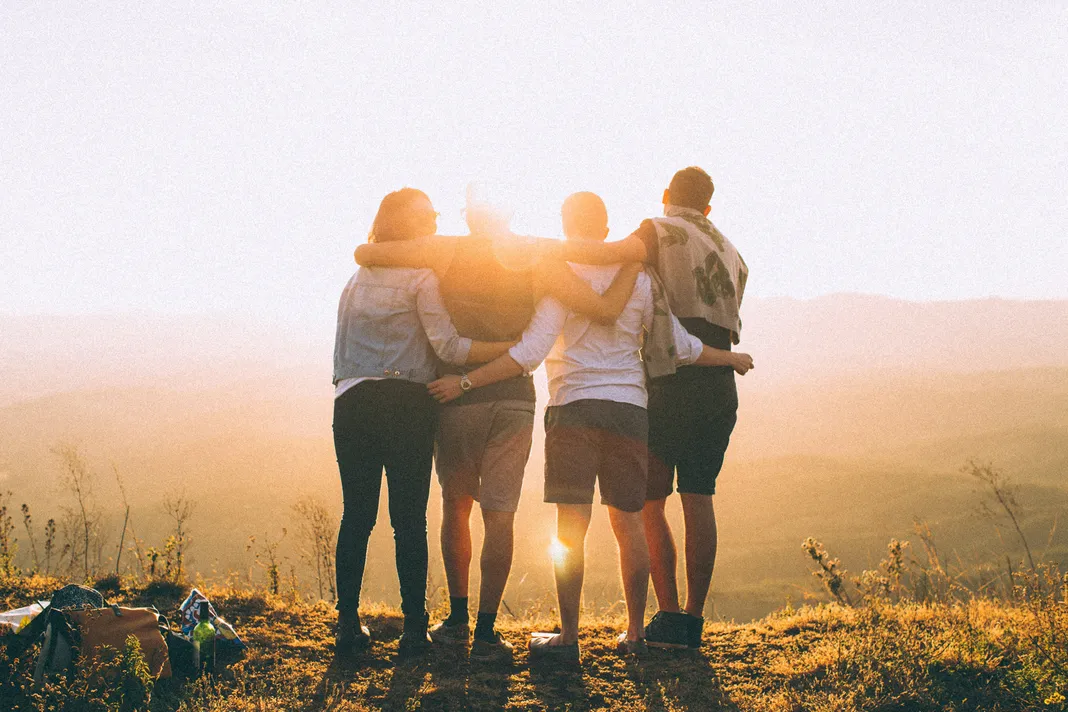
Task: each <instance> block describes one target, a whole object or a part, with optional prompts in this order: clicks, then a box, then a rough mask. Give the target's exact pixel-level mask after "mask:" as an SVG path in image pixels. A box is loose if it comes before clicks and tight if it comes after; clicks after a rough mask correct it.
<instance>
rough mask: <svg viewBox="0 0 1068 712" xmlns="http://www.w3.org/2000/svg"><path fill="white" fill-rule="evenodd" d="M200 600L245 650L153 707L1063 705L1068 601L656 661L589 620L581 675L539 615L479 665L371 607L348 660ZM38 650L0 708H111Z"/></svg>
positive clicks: (834, 622) (832, 628) (244, 604)
mask: <svg viewBox="0 0 1068 712" xmlns="http://www.w3.org/2000/svg"><path fill="white" fill-rule="evenodd" d="M54 584H55V582H54V581H52V580H49V579H42V578H34V579H28V580H23V579H20V580H14V582H12V580H9V583H8V585H7V587H6V589H4V590H0V599H3V600H4V603H6V604H7V605H9V606H13V605H17V604H22V603H25V602H26V601H27V600H29V599H30V598H32V597H33V596H35V595H41V594H46V593H47V592H48V591H49V590H50V588H51V587H52V586H54ZM208 593H209V595H210V596H211V597H212V598H213V600H214V601H215V603H216V606H217V607H218V608H219V609H220V612H221V613H222V614H223V615H225V616H226V617H227V618H229V619H230V620H231V621H232V622H233V623H234V624H235V625H236V627H237V628H238V630H239V631H240V633H241V635H242V636H243V637H244V638H245V639H246V641H247V642H248V643H249V644H250V646H251V650H250V652H249V653H248V655H247V656H246V657H245V658H244V659H243V660H241V661H239V662H237V663H235V664H233V665H231V666H230V667H229V668H228V669H226V670H225V671H224V672H222V673H220V674H219V675H218V676H217V677H216V678H215V679H214V680H212V681H211V682H210V683H208V682H205V681H196V680H194V681H182V680H168V681H163V682H161V683H159V684H158V685H157V686H156V688H155V691H154V694H153V698H152V704H151V709H152V710H168V711H171V710H183V711H190V712H191V711H193V710H208V711H218V712H221V711H223V710H238V711H242V710H248V711H252V710H255V711H261V710H339V711H340V710H361V711H362V710H499V709H506V710H747V711H748V710H782V711H793V710H828V711H829V710H932V711H934V710H984V711H992V710H1032V709H1036V710H1037V709H1065V707H1064V706H1063V704H1062V702H1061V700H1062V699H1063V698H1062V697H1061V695H1064V694H1068V674H1066V671H1068V651H1066V650H1065V647H1064V645H1063V641H1064V640H1065V638H1064V637H1063V636H1064V634H1065V632H1068V611H1066V610H1065V609H1064V606H1063V604H1055V607H1054V608H1053V609H1052V611H1051V612H1050V614H1049V615H1046V616H1045V617H1040V616H1038V615H1037V614H1036V612H1035V609H1034V607H1033V606H1023V605H1020V606H1010V605H1004V604H997V603H992V602H983V601H973V602H970V603H960V604H954V605H927V606H921V605H915V604H912V605H904V604H900V605H894V606H891V605H888V604H887V605H873V606H870V607H866V608H858V609H849V608H842V607H839V606H822V607H815V608H804V609H800V610H787V611H783V612H781V613H779V614H776V615H774V616H771V617H768V618H766V619H763V620H761V621H757V622H754V623H751V624H745V625H734V624H721V623H713V624H709V625H708V626H707V627H706V629H705V647H704V649H703V651H701V652H700V653H684V654H678V653H668V652H652V653H651V654H650V655H649V656H648V657H646V658H644V659H642V660H640V661H636V660H634V659H624V658H620V657H619V656H617V655H616V654H615V652H614V650H613V638H614V635H615V634H616V632H618V631H619V630H620V629H621V626H622V620H621V619H620V620H617V619H610V618H601V619H593V620H589V621H588V626H587V628H586V630H585V634H584V637H583V639H582V641H581V642H582V646H583V655H582V664H581V667H580V668H578V669H575V670H568V669H562V668H552V667H549V668H534V667H531V666H530V665H529V664H528V660H527V655H526V651H525V641H526V638H527V636H528V635H529V633H530V632H531V631H532V630H538V629H542V630H544V629H546V628H547V627H550V626H551V624H552V621H551V620H550V619H549V618H547V617H545V616H544V615H542V616H538V617H535V618H531V619H527V620H520V621H504V622H503V623H502V625H501V629H502V632H503V634H504V635H505V637H506V638H507V639H508V640H510V641H511V642H512V643H513V644H514V645H515V646H516V649H517V653H518V654H517V656H516V660H515V662H514V664H512V665H490V666H487V665H482V664H478V663H473V662H470V661H469V660H468V659H467V657H466V655H465V654H463V653H462V652H459V651H455V650H440V651H435V652H433V653H432V654H429V655H426V656H424V657H423V658H421V659H418V660H414V661H410V662H409V661H399V660H398V659H397V655H396V651H397V639H398V638H399V636H400V631H401V620H400V618H399V616H398V615H397V613H396V612H395V611H393V610H390V609H386V608H384V607H379V608H373V607H372V608H370V609H369V610H368V615H366V616H365V622H366V623H367V625H369V626H370V628H371V630H372V632H373V634H374V636H375V642H374V644H373V646H372V649H371V651H370V653H369V654H367V655H366V656H365V657H364V658H362V659H360V660H357V661H355V662H351V663H341V662H339V661H336V660H335V659H334V656H333V633H332V627H333V623H334V621H335V618H336V616H335V614H334V612H333V611H332V610H331V609H330V607H329V606H328V605H326V604H324V603H318V604H307V603H302V602H300V601H299V600H296V599H294V598H286V597H284V596H283V597H279V596H272V595H265V594H263V593H261V592H255V591H242V590H238V589H233V588H226V587H217V588H209V591H208ZM180 595H181V592H180V591H177V590H168V591H164V590H160V589H158V588H157V589H151V590H146V589H143V588H134V589H133V590H130V589H124V590H123V591H122V592H121V593H120V594H119V595H117V596H115V597H114V598H119V599H122V600H125V601H127V602H129V603H131V604H135V605H144V604H149V603H151V604H155V605H157V606H158V607H159V608H160V609H161V610H164V611H166V610H168V609H170V608H173V607H174V606H175V605H176V603H177V602H178V597H179V596H180ZM1049 626H1052V627H1053V632H1054V637H1053V638H1052V643H1053V647H1052V648H1051V647H1050V646H1049V643H1050V639H1049V631H1048V630H1046V628H1047V627H1049ZM1056 635H1060V636H1062V637H1060V638H1057V637H1056ZM1058 645H1059V648H1058V647H1057V646H1058ZM34 654H35V651H34V650H33V649H31V651H29V652H28V653H26V654H24V655H21V656H18V657H15V658H14V659H13V658H12V657H10V656H8V655H5V654H4V653H2V652H0V709H3V710H97V709H99V710H106V709H119V708H118V707H109V706H107V705H106V704H105V703H103V702H101V701H100V700H96V701H95V702H94V701H93V698H92V695H91V694H88V693H86V692H84V691H83V690H82V688H78V687H76V686H74V685H67V684H65V683H62V682H56V683H54V684H52V685H46V686H44V687H38V686H35V685H33V683H32V682H31V681H30V678H29V676H30V674H31V672H32V664H33V656H34Z"/></svg>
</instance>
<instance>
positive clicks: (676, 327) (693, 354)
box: [647, 314, 753, 376]
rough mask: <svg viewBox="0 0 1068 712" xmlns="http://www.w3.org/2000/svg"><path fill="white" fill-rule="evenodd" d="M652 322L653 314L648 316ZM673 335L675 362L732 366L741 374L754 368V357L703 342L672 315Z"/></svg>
mask: <svg viewBox="0 0 1068 712" xmlns="http://www.w3.org/2000/svg"><path fill="white" fill-rule="evenodd" d="M647 319H648V320H649V323H651V316H649V317H647ZM671 329H672V337H673V338H674V340H675V363H677V364H679V365H682V366H686V365H691V366H730V367H731V368H733V369H734V370H735V372H736V373H737V374H738V375H739V376H744V375H745V374H746V373H748V372H749V370H750V369H752V368H753V357H752V356H750V355H749V354H746V353H740V352H738V351H726V350H724V349H717V348H714V347H712V346H708V345H706V344H703V343H701V340H700V339H698V338H697V337H696V336H694V335H693V334H691V333H690V332H688V331H686V327H684V326H683V325H682V323H681V322H680V321H679V320H678V318H676V317H675V315H674V314H672V315H671Z"/></svg>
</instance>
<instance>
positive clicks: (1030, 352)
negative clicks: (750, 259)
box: [0, 294, 1068, 405]
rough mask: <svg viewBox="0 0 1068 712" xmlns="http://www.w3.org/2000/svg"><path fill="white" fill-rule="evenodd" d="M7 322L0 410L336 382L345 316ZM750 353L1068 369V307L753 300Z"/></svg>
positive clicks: (887, 365)
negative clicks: (258, 381) (296, 381)
mask: <svg viewBox="0 0 1068 712" xmlns="http://www.w3.org/2000/svg"><path fill="white" fill-rule="evenodd" d="M271 314H272V312H271V310H270V308H269V305H265V308H264V311H263V313H262V314H260V315H258V316H257V318H255V319H248V318H238V317H233V316H225V315H186V316H167V315H159V314H117V315H79V316H73V315H61V316H55V315H35V316H11V315H0V373H3V374H4V378H3V379H0V405H3V404H4V403H12V402H15V401H17V400H24V399H28V398H34V397H38V396H41V395H45V394H49V393H61V392H64V391H71V390H99V389H101V388H104V387H112V386H121V385H146V384H151V385H156V386H158V385H160V383H161V381H167V382H173V383H176V384H178V385H182V386H185V385H189V386H193V387H196V386H198V385H203V384H205V383H210V384H219V383H223V384H225V383H230V382H233V381H235V380H242V379H244V378H245V377H246V376H248V377H255V376H256V375H258V374H260V373H270V372H272V371H274V370H278V369H279V368H300V369H304V370H305V372H306V373H307V374H308V375H309V376H312V375H314V376H315V377H318V378H320V379H321V380H322V382H323V383H326V382H328V381H329V378H330V370H331V358H332V353H333V352H332V349H333V338H334V315H333V314H315V315H312V316H311V317H310V318H309V319H308V320H306V321H302V322H286V321H277V320H273V319H272V317H271ZM742 316H743V319H744V326H743V341H742V344H741V346H740V348H743V349H745V350H748V351H750V352H752V353H753V355H754V357H755V358H756V362H757V368H758V371H757V372H756V373H755V374H754V375H755V376H757V378H756V379H753V380H759V381H761V382H762V383H781V382H783V381H799V380H801V381H808V380H812V379H814V378H816V379H819V378H822V377H827V376H832V375H842V374H855V373H865V372H869V371H873V370H875V371H914V372H920V373H931V372H942V371H948V372H956V373H961V372H975V371H1000V370H1015V369H1020V368H1037V367H1045V366H1068V300H1061V301H1015V300H1004V299H984V300H971V301H959V302H909V301H902V300H896V299H888V298H886V297H878V296H865V295H855V294H836V295H830V296H826V297H819V298H816V299H808V300H801V299H791V298H785V297H784V298H765V299H759V298H754V299H748V300H746V302H745V305H744V307H743V314H742Z"/></svg>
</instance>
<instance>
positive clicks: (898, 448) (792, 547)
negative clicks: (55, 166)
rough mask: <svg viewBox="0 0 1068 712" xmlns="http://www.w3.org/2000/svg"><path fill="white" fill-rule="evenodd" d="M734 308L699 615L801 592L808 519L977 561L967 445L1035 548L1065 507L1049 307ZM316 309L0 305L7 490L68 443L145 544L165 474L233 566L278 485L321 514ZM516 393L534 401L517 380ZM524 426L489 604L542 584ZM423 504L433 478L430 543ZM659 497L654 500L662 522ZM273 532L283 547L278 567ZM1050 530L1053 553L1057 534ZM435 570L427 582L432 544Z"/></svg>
mask: <svg viewBox="0 0 1068 712" xmlns="http://www.w3.org/2000/svg"><path fill="white" fill-rule="evenodd" d="M747 308H748V311H747V315H746V319H747V323H746V327H745V328H746V333H745V342H744V345H745V347H746V348H748V349H750V350H751V351H752V352H753V353H754V355H755V357H756V359H757V369H756V370H755V371H753V372H752V373H751V374H749V375H747V376H746V377H744V378H742V379H740V380H739V389H740V393H741V408H740V412H739V424H738V427H737V429H736V431H735V434H734V436H733V438H732V445H731V450H730V452H729V457H728V462H727V465H726V467H725V470H724V473H723V476H722V479H721V483H720V487H719V493H720V494H719V496H717V500H716V507H717V511H718V512H719V516H720V522H721V531H720V534H721V543H722V547H721V555H720V560H719V565H718V566H717V574H716V580H715V604H714V605H715V609H714V613H715V615H718V616H724V617H727V618H739V619H744V618H749V617H753V616H760V615H763V614H764V613H766V612H767V611H770V610H773V609H774V608H775V607H777V606H778V605H780V604H781V603H782V602H783V600H785V598H786V597H787V596H791V597H794V598H795V599H796V598H797V597H800V596H802V595H803V594H804V592H805V591H808V590H810V589H811V588H812V587H813V585H814V584H813V581H812V578H811V576H810V575H809V574H808V569H807V568H806V564H805V561H804V559H803V558H802V557H801V556H799V551H798V545H799V542H800V540H801V539H802V538H804V537H806V536H810V535H813V536H818V537H823V538H825V539H826V542H825V543H826V544H827V545H828V547H829V548H830V549H831V550H832V551H833V552H834V553H835V554H836V555H842V556H843V558H844V559H845V560H847V561H850V562H857V564H858V565H863V566H870V565H874V564H875V563H877V562H878V559H879V557H880V556H881V555H882V553H883V549H884V547H885V543H886V541H887V540H888V539H889V538H891V537H899V538H901V537H904V538H908V537H909V536H910V535H911V528H912V522H913V520H914V519H922V520H927V521H930V522H931V523H932V526H933V527H934V528H935V531H936V535H937V536H938V537H939V538H940V541H941V543H942V544H943V545H945V546H946V547H947V550H949V551H953V552H955V553H956V554H959V555H960V556H961V557H964V558H968V557H971V558H973V559H974V558H982V557H984V556H989V555H992V554H997V553H998V552H999V551H1000V549H999V547H1001V546H1002V545H1001V544H1000V543H999V541H998V535H997V531H996V529H995V527H994V526H993V524H992V523H991V522H989V521H985V520H983V519H982V518H981V517H979V516H978V514H977V505H978V503H979V496H978V493H977V492H976V486H975V483H973V482H971V481H970V480H969V479H968V478H966V477H965V476H964V475H962V474H961V472H960V468H961V466H962V465H963V464H964V463H965V462H967V461H968V460H969V459H972V458H975V459H978V460H980V461H985V462H992V463H993V464H995V465H996V466H998V467H1001V468H1003V469H1004V470H1005V471H1006V473H1007V474H1009V475H1010V476H1012V477H1013V478H1014V479H1016V480H1017V481H1018V482H1020V483H1021V484H1022V485H1023V490H1022V492H1021V503H1022V504H1023V505H1024V506H1025V508H1026V510H1027V513H1026V521H1025V526H1026V527H1027V531H1028V532H1029V536H1031V537H1032V538H1033V539H1034V540H1035V541H1040V542H1045V540H1046V538H1047V534H1048V530H1049V526H1050V524H1051V523H1052V520H1053V517H1054V515H1055V514H1056V512H1058V511H1063V510H1064V509H1068V477H1065V475H1066V474H1068V302H1003V301H1000V300H986V301H981V302H961V303H954V304H910V303H905V302H896V301H893V300H885V299H881V298H869V297H854V296H848V295H842V296H835V297H827V298H822V299H817V300H811V301H795V300H753V301H752V302H750V303H748V304H747ZM1010 315H1011V318H1010ZM1043 320H1048V321H1043ZM329 322H330V319H320V320H319V321H317V322H315V323H309V324H302V325H273V326H271V325H266V324H264V323H260V324H258V325H252V324H248V323H243V322H240V321H238V320H227V319H222V318H217V317H180V318H175V319H168V318H163V317H140V316H138V317H129V316H123V317H85V318H83V317H58V318H47V317H32V318H31V317H20V318H16V319H13V318H10V317H7V318H0V328H2V329H3V332H2V333H3V336H4V339H3V340H2V341H0V367H2V369H3V371H4V373H5V376H7V375H8V374H10V377H9V378H5V379H0V388H2V389H6V390H0V395H3V396H4V398H6V399H7V400H6V401H5V400H3V399H0V491H7V490H11V491H12V492H14V499H15V502H16V503H21V502H23V501H26V502H28V503H29V504H30V505H31V508H32V509H33V511H34V514H35V517H36V519H37V520H38V521H43V520H44V519H46V518H47V517H50V516H53V517H57V518H59V517H60V513H61V511H62V507H64V506H68V505H69V504H70V500H69V498H68V497H67V496H66V495H65V493H63V492H62V490H61V488H60V486H59V469H58V463H57V460H56V458H55V456H54V455H53V454H52V453H51V452H50V449H51V448H52V447H54V446H55V445H56V444H58V443H62V442H79V443H81V445H82V448H83V451H84V453H85V454H86V456H87V458H88V459H89V461H90V463H91V464H92V466H93V468H94V470H95V471H96V473H97V476H98V479H97V495H98V497H99V498H100V499H101V501H102V503H103V504H104V505H105V508H106V509H107V521H106V522H105V525H106V527H109V531H111V532H112V533H113V535H117V530H118V527H119V525H120V524H121V520H120V519H119V516H118V511H119V510H118V505H117V498H118V490H117V487H116V485H115V483H114V474H113V472H112V467H111V466H112V464H114V466H115V467H116V468H117V469H118V471H119V472H120V473H121V475H122V476H123V478H124V480H125V482H126V487H127V490H128V491H129V493H130V499H131V504H132V505H133V512H132V521H133V524H134V526H135V527H136V529H137V534H138V536H141V537H143V538H145V539H146V540H147V541H149V542H153V541H155V542H158V541H159V540H160V539H161V538H162V537H163V536H164V535H165V533H166V527H167V522H166V519H165V517H164V516H163V513H162V510H161V509H160V506H159V505H160V502H161V501H162V498H163V496H164V495H165V494H167V493H169V492H173V491H176V490H177V489H185V491H186V492H187V493H188V494H189V495H190V496H191V497H192V498H193V499H195V500H196V501H197V510H196V514H195V516H194V519H193V520H192V521H191V527H192V531H193V537H194V546H193V548H192V549H191V550H190V556H191V558H190V562H191V563H192V564H193V565H194V566H195V567H196V568H197V569H198V570H200V571H205V572H207V571H211V570H216V571H219V572H225V571H229V570H245V571H248V570H250V567H251V566H252V563H251V554H250V553H248V552H247V551H245V542H246V540H247V538H248V536H250V535H256V536H258V537H261V538H262V537H263V536H264V535H266V534H269V533H271V532H276V533H277V532H279V531H280V530H281V528H282V527H287V528H288V529H289V530H290V531H291V533H292V532H293V531H294V530H295V527H294V525H295V522H294V520H293V517H292V514H291V512H290V507H291V505H292V504H293V502H294V501H295V500H296V498H297V497H298V496H300V495H301V494H302V493H312V494H314V495H316V496H318V497H319V498H320V499H321V500H323V501H324V502H326V503H327V504H328V506H329V507H330V508H331V509H332V511H334V512H335V513H340V508H341V498H340V487H339V484H338V480H337V471H336V463H335V460H334V453H333V445H332V439H331V429H330V419H331V412H332V388H331V385H330V382H329V373H330V347H331V339H332V329H333V325H332V324H331V323H329ZM991 329H993V330H994V331H995V332H996V333H997V340H996V342H992V337H991ZM905 333H908V334H914V335H915V338H904V337H903V334H905ZM836 335H837V336H838V337H840V338H835V336H836ZM1058 345H1060V346H1058ZM869 359H870V361H869ZM538 386H539V402H540V404H541V405H542V406H543V405H544V402H545V389H544V379H543V376H542V375H541V374H539V376H538ZM540 421H541V419H540V417H539V418H538V419H537V420H536V423H537V426H536V434H535V445H534V450H533V454H532V457H531V460H530V463H529V465H528V468H527V478H526V485H525V492H524V498H523V503H522V506H521V508H520V512H519V515H518V518H517V526H518V527H519V530H520V534H521V536H520V537H519V538H517V541H521V542H522V544H521V546H520V549H519V551H517V557H516V561H517V571H522V573H521V574H519V575H517V576H516V577H514V580H513V583H512V584H511V585H510V587H509V593H508V597H507V599H506V600H509V601H510V602H511V603H512V604H514V605H527V604H531V603H532V602H536V601H539V600H542V599H543V598H544V597H545V596H546V595H547V592H551V590H552V579H551V567H550V566H549V564H548V559H547V557H546V556H545V552H544V549H545V546H547V543H548V537H549V536H550V534H551V532H552V526H551V521H552V518H551V511H550V509H549V508H548V507H547V506H546V505H544V504H542V503H541V495H542V456H541V452H542V437H543V436H542V434H541V427H540ZM383 501H384V495H383ZM436 502H437V495H436V494H434V495H433V496H432V505H431V508H430V512H429V515H428V516H429V519H430V529H431V539H432V544H431V549H432V552H433V551H434V550H436V548H437V545H436V529H437V526H438V522H439V521H440V519H439V517H440V513H439V507H438V505H437V504H436ZM677 509H678V507H677V502H673V503H672V505H671V510H670V511H671V512H672V514H673V516H677V514H678V511H677ZM595 512H596V514H595V520H594V525H593V529H592V531H591V537H590V541H589V548H590V552H591V557H590V560H591V561H604V562H609V563H611V562H614V560H615V553H614V551H615V550H614V544H613V543H612V540H611V538H610V535H609V533H608V528H607V523H606V522H605V517H604V516H603V512H601V511H600V508H597V509H596V510H595ZM380 522H381V526H379V527H378V528H377V529H376V531H375V534H374V537H373V539H372V553H371V565H372V570H380V571H382V572H384V573H382V574H381V575H380V576H370V577H369V579H368V582H367V589H366V590H367V592H368V595H369V596H372V597H374V596H379V595H380V596H382V597H383V598H386V599H387V600H390V596H392V595H394V594H393V593H392V592H393V591H394V590H395V581H392V580H391V579H392V577H394V576H395V574H393V573H392V572H391V569H392V565H391V563H390V561H391V558H392V538H391V535H390V531H389V527H388V517H387V516H386V515H385V513H384V512H383V514H382V516H381V517H380ZM476 536H477V531H476ZM294 538H295V535H292V534H291V536H290V537H289V539H287V540H286V543H285V545H284V546H283V552H285V555H286V556H287V557H289V558H288V561H289V562H290V564H292V565H294V566H299V562H298V561H297V547H296V542H295V541H294ZM1051 543H1052V545H1053V549H1052V551H1053V552H1054V554H1055V555H1058V556H1063V557H1064V558H1065V559H1066V560H1068V535H1065V534H1061V533H1058V534H1056V537H1055V538H1054V539H1053V540H1052V542H1051ZM1057 552H1060V554H1058V553H1057ZM23 554H24V555H25V549H23ZM432 556H433V557H434V558H435V559H436V553H435V554H432ZM435 567H437V569H435ZM435 570H437V571H439V574H438V578H439V579H440V563H439V562H437V561H435V562H434V563H432V574H433V571H435ZM587 581H588V584H589V588H588V589H587V590H588V591H589V592H590V593H589V596H588V601H590V602H591V605H595V603H594V602H596V601H598V600H602V599H603V600H615V599H614V598H612V596H614V595H616V592H617V589H618V575H617V573H616V572H615V570H614V565H613V566H605V567H602V568H598V567H597V566H591V570H590V571H589V572H588V576H587ZM440 583H441V582H440V580H438V581H437V583H436V584H434V585H440Z"/></svg>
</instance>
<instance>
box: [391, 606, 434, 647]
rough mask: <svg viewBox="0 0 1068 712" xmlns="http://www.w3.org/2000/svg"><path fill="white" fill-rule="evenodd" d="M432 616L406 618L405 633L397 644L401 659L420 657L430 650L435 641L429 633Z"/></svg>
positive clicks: (422, 615) (423, 615) (424, 614)
mask: <svg viewBox="0 0 1068 712" xmlns="http://www.w3.org/2000/svg"><path fill="white" fill-rule="evenodd" d="M429 623H430V616H428V615H427V614H426V613H423V614H421V615H417V616H405V617H404V631H403V632H402V633H401V637H400V642H399V643H398V644H397V654H398V655H400V656H401V657H404V658H406V657H409V656H411V655H418V654H420V653H424V652H426V651H427V650H429V649H430V646H431V645H433V641H432V640H431V639H430V635H429V633H427V625H429Z"/></svg>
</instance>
